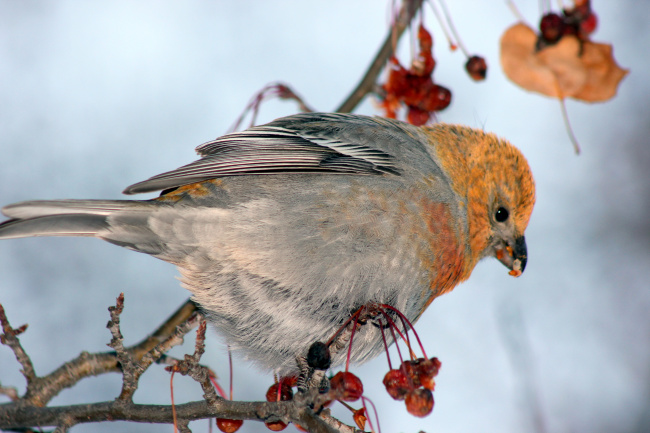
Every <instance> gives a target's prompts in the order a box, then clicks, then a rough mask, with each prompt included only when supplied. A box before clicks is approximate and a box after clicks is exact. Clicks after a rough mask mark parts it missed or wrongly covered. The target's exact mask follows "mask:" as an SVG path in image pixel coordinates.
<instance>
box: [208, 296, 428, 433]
mask: <svg viewBox="0 0 650 433" xmlns="http://www.w3.org/2000/svg"><path fill="white" fill-rule="evenodd" d="M391 316H392V317H391ZM393 317H394V318H395V319H393ZM368 320H373V321H374V323H375V324H377V325H378V326H379V328H380V329H381V331H382V339H383V341H384V347H385V349H386V356H387V358H388V366H389V371H388V373H387V374H386V375H385V377H384V380H383V383H384V386H385V387H386V391H387V392H388V394H389V395H390V396H391V397H392V398H393V399H395V400H400V401H402V400H403V401H404V402H405V404H406V409H407V411H408V412H409V413H410V414H412V415H414V416H418V417H424V416H426V415H428V414H430V413H431V411H432V410H433V405H434V400H433V393H432V392H433V390H434V389H435V385H436V383H435V380H434V378H435V376H436V375H437V374H438V371H439V370H440V361H438V358H427V356H426V353H425V351H424V347H422V344H421V342H420V338H419V337H418V335H417V333H416V332H415V330H414V329H413V325H412V324H411V323H410V322H409V320H408V319H407V318H406V317H405V316H404V315H403V314H402V313H401V312H400V311H399V310H397V309H395V308H394V307H392V306H390V305H387V304H372V305H367V306H363V307H361V308H359V309H358V310H357V311H356V312H355V313H354V314H352V315H351V317H350V318H349V319H348V320H347V321H346V322H345V323H344V324H343V325H342V326H341V327H340V328H339V330H338V331H337V332H336V333H335V334H334V335H333V336H332V338H330V340H329V341H328V342H327V343H322V342H315V343H313V344H312V345H311V346H310V348H309V351H308V354H307V357H306V364H307V366H308V367H309V370H310V371H311V372H313V371H316V370H320V371H322V372H324V371H326V370H328V369H329V368H330V365H331V353H330V347H331V346H332V345H333V343H334V342H335V341H337V339H341V338H343V339H346V338H347V336H343V333H344V331H347V332H349V333H350V335H349V343H348V349H347V351H348V361H347V362H346V366H345V370H344V371H339V372H338V373H336V374H335V375H333V376H331V377H330V378H329V381H325V383H327V382H328V383H329V386H325V387H322V388H321V389H320V391H321V393H326V394H327V396H326V398H327V400H328V401H327V402H326V403H325V404H324V405H323V406H328V405H329V404H331V402H332V401H339V402H341V403H342V404H344V405H345V406H346V407H348V408H349V409H350V410H351V411H352V412H353V418H354V421H355V422H356V424H357V426H359V428H360V429H364V428H365V424H366V421H368V420H367V417H366V413H367V409H366V402H369V400H368V398H367V397H365V396H364V395H363V383H362V382H361V379H359V378H358V377H357V376H356V375H355V374H353V373H351V372H350V371H348V369H349V364H350V362H349V360H350V354H351V351H352V345H353V340H354V334H355V332H356V331H357V329H358V328H359V327H360V326H363V325H362V323H363V324H365V323H366V322H367V321H368ZM396 322H398V323H400V324H401V327H400V326H398V325H397V323H396ZM385 328H387V329H389V330H390V333H391V335H392V338H393V340H394V341H396V342H397V340H398V338H399V339H401V340H402V341H403V342H404V344H406V346H407V349H408V352H409V354H410V357H409V359H407V360H404V359H403V358H402V353H401V350H400V348H399V345H396V346H397V352H398V355H399V358H400V366H399V368H396V369H393V367H392V363H391V359H390V354H389V352H388V343H387V339H386V336H385V330H384V329H385ZM410 332H412V334H413V335H414V336H415V338H416V339H417V341H418V344H419V346H420V349H421V350H422V354H423V355H424V357H420V358H417V357H416V356H415V354H414V351H413V349H412V346H411V341H410V334H409V333H410ZM302 379H304V378H302ZM300 380H301V379H299V378H297V377H282V378H280V379H279V380H277V379H276V381H275V383H274V384H273V385H271V387H270V388H269V389H268V391H267V392H266V400H267V401H269V402H276V401H288V400H292V399H293V389H292V388H293V387H295V386H298V384H299V382H300ZM298 388H299V389H300V386H298ZM359 399H361V401H362V404H363V407H362V408H360V409H353V408H351V407H350V406H349V405H347V404H346V403H345V402H355V401H358V400H359ZM242 424H243V421H241V420H232V419H223V418H218V419H217V427H219V430H221V431H222V432H224V433H234V432H236V431H237V430H238V429H239V428H240V427H241V425H242ZM265 425H266V427H267V428H268V429H269V430H271V431H281V430H284V429H285V428H286V427H287V423H285V422H283V421H281V420H276V421H267V422H265ZM296 427H298V428H299V429H301V428H300V426H298V425H297V426H296ZM370 427H371V428H372V424H371V425H370ZM373 430H374V429H373Z"/></svg>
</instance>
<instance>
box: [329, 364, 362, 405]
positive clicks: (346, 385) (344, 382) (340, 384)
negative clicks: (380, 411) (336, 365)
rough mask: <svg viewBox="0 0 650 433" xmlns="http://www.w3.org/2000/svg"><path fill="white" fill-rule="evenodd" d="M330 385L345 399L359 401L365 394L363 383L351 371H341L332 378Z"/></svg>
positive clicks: (338, 395)
mask: <svg viewBox="0 0 650 433" xmlns="http://www.w3.org/2000/svg"><path fill="white" fill-rule="evenodd" d="M330 387H331V388H332V390H334V392H335V393H336V395H337V397H338V398H339V399H341V400H343V401H357V400H359V398H360V397H361V394H363V383H361V379H359V378H358V377H357V376H355V375H354V374H352V373H350V372H349V371H339V372H338V373H336V374H335V375H334V377H333V378H331V379H330Z"/></svg>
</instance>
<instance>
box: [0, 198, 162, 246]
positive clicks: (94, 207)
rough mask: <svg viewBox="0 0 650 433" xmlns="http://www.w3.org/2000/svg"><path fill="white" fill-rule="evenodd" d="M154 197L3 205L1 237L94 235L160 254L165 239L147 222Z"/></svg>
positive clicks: (155, 204)
mask: <svg viewBox="0 0 650 433" xmlns="http://www.w3.org/2000/svg"><path fill="white" fill-rule="evenodd" d="M157 205H159V204H158V203H156V202H152V201H137V200H38V201H26V202H21V203H15V204H11V205H9V206H6V207H5V208H3V209H2V213H3V214H5V215H6V216H7V217H9V218H10V219H9V220H8V221H5V222H3V223H1V224H0V239H15V238H25V237H31V236H90V237H97V238H100V239H103V240H106V241H108V242H111V243H113V244H116V245H120V246H123V247H126V248H129V249H132V250H136V251H140V252H144V253H148V254H153V255H159V254H161V253H162V252H163V250H164V242H162V241H161V239H160V237H159V236H158V235H157V234H156V233H154V232H153V231H152V230H151V228H150V227H149V226H148V224H147V218H148V216H149V215H150V213H151V212H152V210H153V209H152V208H154V207H157Z"/></svg>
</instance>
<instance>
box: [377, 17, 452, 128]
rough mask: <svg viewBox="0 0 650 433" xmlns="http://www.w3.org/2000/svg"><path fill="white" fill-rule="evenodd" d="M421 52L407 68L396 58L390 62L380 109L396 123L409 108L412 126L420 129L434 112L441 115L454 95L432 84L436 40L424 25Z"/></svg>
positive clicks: (420, 34)
mask: <svg viewBox="0 0 650 433" xmlns="http://www.w3.org/2000/svg"><path fill="white" fill-rule="evenodd" d="M418 43H419V45H420V52H419V53H418V55H417V56H416V57H415V59H413V61H412V62H411V67H410V68H409V69H406V68H404V67H403V66H402V65H401V64H400V62H399V60H398V59H397V57H395V56H393V57H391V59H390V61H389V71H388V79H387V80H386V83H385V84H384V85H383V87H382V88H383V90H384V92H385V96H384V99H383V101H382V102H381V106H382V108H383V109H384V111H385V113H386V117H388V118H391V119H395V118H396V117H397V110H398V109H399V108H400V107H401V106H402V104H403V105H405V106H406V108H407V120H408V122H409V123H411V124H413V125H416V126H421V125H424V124H425V123H427V122H428V121H429V118H430V117H431V114H432V113H433V112H434V111H440V110H443V109H445V108H447V107H448V106H449V104H450V103H451V92H450V91H449V89H447V88H446V87H443V86H440V85H438V84H435V83H434V82H433V78H432V76H431V74H432V73H433V69H434V68H435V66H436V61H435V60H434V58H433V39H432V38H431V34H430V33H429V32H428V31H427V30H426V29H425V28H424V26H423V25H422V24H420V27H419V29H418Z"/></svg>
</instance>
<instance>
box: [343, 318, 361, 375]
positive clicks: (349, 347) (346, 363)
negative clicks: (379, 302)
mask: <svg viewBox="0 0 650 433" xmlns="http://www.w3.org/2000/svg"><path fill="white" fill-rule="evenodd" d="M359 311H360V310H359ZM358 323H359V314H355V315H354V325H353V326H352V333H351V334H350V344H349V345H348V358H347V359H346V360H345V372H346V373H347V372H348V368H350V356H351V355H352V340H354V332H355V331H356V330H357V324H358Z"/></svg>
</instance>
